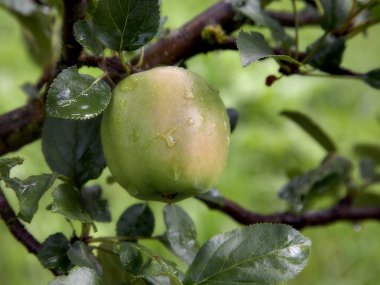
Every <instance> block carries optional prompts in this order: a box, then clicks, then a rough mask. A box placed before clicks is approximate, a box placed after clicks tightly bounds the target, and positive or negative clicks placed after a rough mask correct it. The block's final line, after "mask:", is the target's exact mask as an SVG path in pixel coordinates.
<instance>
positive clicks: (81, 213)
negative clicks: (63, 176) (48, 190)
mask: <svg viewBox="0 0 380 285" xmlns="http://www.w3.org/2000/svg"><path fill="white" fill-rule="evenodd" d="M52 195H53V205H52V211H53V212H54V213H59V214H61V215H63V216H65V217H66V218H68V219H72V220H78V221H80V222H82V223H89V222H91V221H92V220H91V217H90V216H89V215H88V213H87V212H86V211H85V208H84V201H83V199H82V196H81V194H80V192H79V191H78V190H77V189H75V187H74V186H73V185H71V184H67V183H65V184H61V185H59V186H58V187H57V188H56V189H55V190H54V192H53V194H52Z"/></svg>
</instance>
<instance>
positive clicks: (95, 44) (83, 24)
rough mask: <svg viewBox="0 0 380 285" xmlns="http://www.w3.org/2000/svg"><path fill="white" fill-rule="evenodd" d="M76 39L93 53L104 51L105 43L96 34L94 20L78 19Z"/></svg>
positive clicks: (75, 27)
mask: <svg viewBox="0 0 380 285" xmlns="http://www.w3.org/2000/svg"><path fill="white" fill-rule="evenodd" d="M74 36H75V39H76V40H77V41H78V42H79V43H80V44H81V45H82V46H83V47H85V48H86V49H88V50H89V51H90V52H91V53H92V54H93V55H99V54H100V53H101V52H102V51H103V45H102V44H101V42H99V40H98V39H97V38H96V36H95V31H94V24H93V22H92V21H85V20H81V21H77V22H76V23H75V24H74Z"/></svg>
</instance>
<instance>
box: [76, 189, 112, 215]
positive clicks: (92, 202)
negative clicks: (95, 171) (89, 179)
mask: <svg viewBox="0 0 380 285" xmlns="http://www.w3.org/2000/svg"><path fill="white" fill-rule="evenodd" d="M81 194H82V198H83V200H84V207H85V209H86V212H87V213H88V214H89V215H90V216H91V219H92V220H94V221H98V222H110V221H111V213H110V211H109V209H108V202H107V200H102V199H101V195H102V188H100V186H98V185H94V186H91V187H82V189H81Z"/></svg>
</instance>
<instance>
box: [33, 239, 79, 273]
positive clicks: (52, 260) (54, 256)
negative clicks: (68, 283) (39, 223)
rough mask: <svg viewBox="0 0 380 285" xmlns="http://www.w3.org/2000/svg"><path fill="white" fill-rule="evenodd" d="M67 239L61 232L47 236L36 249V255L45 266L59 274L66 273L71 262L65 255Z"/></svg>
mask: <svg viewBox="0 0 380 285" xmlns="http://www.w3.org/2000/svg"><path fill="white" fill-rule="evenodd" d="M68 249H69V241H68V240H67V238H66V237H65V236H64V235H63V234H62V233H56V234H54V235H51V236H49V237H48V238H47V239H46V240H45V241H44V242H43V243H42V248H41V249H40V250H39V251H38V253H37V257H38V260H39V261H40V263H41V264H42V265H43V267H45V268H49V269H54V270H56V271H57V272H58V273H59V274H66V273H67V272H68V271H69V270H70V269H71V268H72V267H73V264H72V263H71V262H70V260H69V258H68V257H67V254H66V253H67V250H68Z"/></svg>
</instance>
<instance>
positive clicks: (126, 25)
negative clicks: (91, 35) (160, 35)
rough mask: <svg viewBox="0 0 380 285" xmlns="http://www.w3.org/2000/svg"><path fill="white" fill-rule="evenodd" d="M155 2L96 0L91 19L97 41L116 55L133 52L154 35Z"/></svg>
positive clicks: (155, 30)
mask: <svg viewBox="0 0 380 285" xmlns="http://www.w3.org/2000/svg"><path fill="white" fill-rule="evenodd" d="M158 2H159V1H158V0H125V1H121V2H120V1H119V0H99V3H98V6H97V8H96V11H95V13H94V15H93V22H94V29H95V32H96V37H97V38H98V39H99V41H100V42H102V44H103V45H104V46H106V47H108V48H110V49H112V50H115V51H123V50H136V49H138V48H140V47H142V46H143V45H145V44H147V43H148V42H149V41H150V40H151V39H152V38H153V37H154V35H155V34H156V33H157V31H158V27H159V23H160V11H159V5H158Z"/></svg>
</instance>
